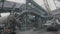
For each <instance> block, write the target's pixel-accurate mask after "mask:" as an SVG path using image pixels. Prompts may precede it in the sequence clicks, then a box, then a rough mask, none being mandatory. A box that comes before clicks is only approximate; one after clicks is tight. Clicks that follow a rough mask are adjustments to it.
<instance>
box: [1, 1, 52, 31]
mask: <svg viewBox="0 0 60 34" xmlns="http://www.w3.org/2000/svg"><path fill="white" fill-rule="evenodd" d="M3 4H4V3H3ZM15 6H16V3H14V4H13V6H12V8H9V9H8V8H5V7H3V6H2V10H1V9H0V13H2V12H5V13H6V12H9V13H10V15H9V16H7V18H6V21H5V22H4V23H5V30H4V32H6V30H8V31H9V32H15V31H16V26H17V27H18V28H19V30H20V31H26V30H30V29H34V28H35V29H34V30H36V29H37V30H41V29H45V28H46V27H45V26H43V24H45V23H46V21H47V20H51V19H52V18H53V17H51V16H50V15H49V14H48V13H47V11H46V10H44V9H43V8H42V7H41V6H39V5H38V4H37V3H36V2H34V1H33V0H27V2H26V4H22V5H21V6H20V8H15ZM22 7H23V8H22ZM10 30H11V31H10Z"/></svg>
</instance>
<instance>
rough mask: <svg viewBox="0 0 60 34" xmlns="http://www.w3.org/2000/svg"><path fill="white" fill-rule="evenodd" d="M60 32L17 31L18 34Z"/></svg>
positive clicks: (54, 33) (55, 33) (52, 33)
mask: <svg viewBox="0 0 60 34" xmlns="http://www.w3.org/2000/svg"><path fill="white" fill-rule="evenodd" d="M59 32H60V31H58V32H46V31H45V32H43V31H33V29H31V30H29V31H19V30H17V33H16V34H59Z"/></svg>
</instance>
